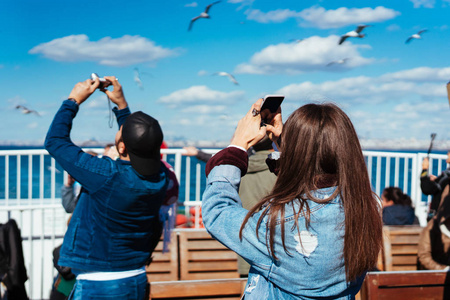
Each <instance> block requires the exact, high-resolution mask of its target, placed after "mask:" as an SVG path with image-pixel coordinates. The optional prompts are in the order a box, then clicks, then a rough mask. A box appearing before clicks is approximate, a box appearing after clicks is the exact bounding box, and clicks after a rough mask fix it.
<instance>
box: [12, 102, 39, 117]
mask: <svg viewBox="0 0 450 300" xmlns="http://www.w3.org/2000/svg"><path fill="white" fill-rule="evenodd" d="M16 109H21V112H22V113H23V114H25V115H28V114H35V115H37V116H39V117H40V116H41V115H40V114H39V113H38V112H37V111H35V110H32V109H28V108H27V107H25V106H23V105H17V106H16Z"/></svg>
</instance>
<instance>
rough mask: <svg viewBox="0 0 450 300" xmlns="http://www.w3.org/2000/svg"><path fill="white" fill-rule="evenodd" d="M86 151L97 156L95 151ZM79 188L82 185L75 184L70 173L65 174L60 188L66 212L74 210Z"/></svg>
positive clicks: (69, 212) (79, 191)
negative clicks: (65, 176)
mask: <svg viewBox="0 0 450 300" xmlns="http://www.w3.org/2000/svg"><path fill="white" fill-rule="evenodd" d="M86 153H88V154H90V155H92V156H97V153H96V152H94V151H86ZM81 189H82V187H81V186H80V185H79V184H75V179H74V178H73V177H72V176H70V174H67V180H66V182H65V183H64V185H63V186H62V188H61V204H62V206H63V207H64V210H65V211H66V213H68V214H71V213H73V211H74V210H75V206H76V205H77V202H78V197H80V193H81Z"/></svg>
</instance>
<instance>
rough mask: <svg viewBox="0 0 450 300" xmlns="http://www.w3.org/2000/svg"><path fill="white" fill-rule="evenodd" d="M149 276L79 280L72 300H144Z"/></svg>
mask: <svg viewBox="0 0 450 300" xmlns="http://www.w3.org/2000/svg"><path fill="white" fill-rule="evenodd" d="M146 286H147V275H146V274H145V273H143V274H140V275H137V276H133V277H129V278H123V279H118V280H108V281H93V280H77V282H76V283H75V286H74V287H73V291H72V294H71V295H70V296H69V299H70V300H85V299H99V300H119V299H121V300H122V299H123V300H143V299H148V298H146Z"/></svg>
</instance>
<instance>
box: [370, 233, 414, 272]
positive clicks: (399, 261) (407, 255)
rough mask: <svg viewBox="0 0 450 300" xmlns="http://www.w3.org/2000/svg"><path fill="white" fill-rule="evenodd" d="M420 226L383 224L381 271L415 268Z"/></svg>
mask: <svg viewBox="0 0 450 300" xmlns="http://www.w3.org/2000/svg"><path fill="white" fill-rule="evenodd" d="M422 230H423V228H422V227H420V226H415V225H409V226H383V252H382V261H383V263H382V266H381V267H380V265H379V267H378V268H379V269H380V270H383V271H407V270H417V248H418V243H419V235H420V233H421V232H422Z"/></svg>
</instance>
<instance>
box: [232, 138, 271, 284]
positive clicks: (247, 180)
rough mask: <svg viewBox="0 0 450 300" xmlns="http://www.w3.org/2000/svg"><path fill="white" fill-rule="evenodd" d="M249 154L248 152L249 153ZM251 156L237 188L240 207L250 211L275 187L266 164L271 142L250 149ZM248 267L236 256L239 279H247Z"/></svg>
mask: <svg viewBox="0 0 450 300" xmlns="http://www.w3.org/2000/svg"><path fill="white" fill-rule="evenodd" d="M249 152H250V151H249ZM251 152H252V153H253V154H252V155H250V156H249V157H248V169H247V174H245V176H243V177H242V179H241V184H240V186H239V197H240V198H241V201H242V207H243V208H245V209H251V208H252V207H253V206H255V205H256V204H257V203H258V202H259V201H261V200H262V199H263V198H264V197H266V196H267V195H268V194H269V193H270V192H271V191H272V188H273V186H274V185H275V181H276V180H277V176H276V175H275V174H273V173H272V172H270V170H269V166H268V165H267V164H266V159H267V156H268V155H269V154H270V153H272V152H273V148H272V141H271V140H270V139H269V137H268V136H266V137H264V138H263V139H262V140H261V141H259V142H258V143H256V144H255V145H254V146H253V147H252V151H251ZM249 270H250V265H249V264H248V263H247V262H246V261H245V260H244V259H243V258H242V257H240V256H238V272H239V275H240V276H241V277H247V276H248V271H249Z"/></svg>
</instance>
